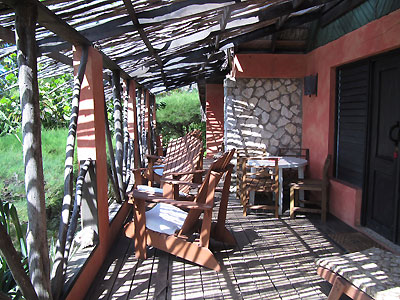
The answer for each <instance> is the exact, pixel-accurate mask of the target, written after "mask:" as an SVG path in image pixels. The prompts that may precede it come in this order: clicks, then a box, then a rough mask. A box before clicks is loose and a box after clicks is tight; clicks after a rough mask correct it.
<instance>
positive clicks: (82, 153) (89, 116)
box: [74, 47, 110, 244]
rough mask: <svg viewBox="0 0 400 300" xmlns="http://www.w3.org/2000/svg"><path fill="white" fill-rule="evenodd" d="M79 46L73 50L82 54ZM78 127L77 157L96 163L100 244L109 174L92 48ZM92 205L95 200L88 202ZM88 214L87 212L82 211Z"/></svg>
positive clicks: (99, 68)
mask: <svg viewBox="0 0 400 300" xmlns="http://www.w3.org/2000/svg"><path fill="white" fill-rule="evenodd" d="M79 52H80V49H77V51H75V52H74V55H77V56H78V55H79V54H80V53H79ZM78 57H79V56H78ZM79 107H80V109H79V117H78V129H77V137H78V138H77V145H78V160H79V161H80V162H83V161H86V160H87V159H89V158H90V159H92V160H93V161H95V166H96V169H95V170H96V171H95V173H96V178H95V180H96V186H97V193H96V200H97V219H98V233H99V240H100V244H102V243H105V244H107V243H108V240H109V239H110V236H109V219H108V176H107V155H106V140H105V135H106V134H105V119H104V89H103V63H102V56H101V54H100V53H99V52H98V51H97V50H96V49H94V48H92V47H90V48H89V55H88V62H87V66H86V72H85V77H84V80H83V82H82V90H81V99H80V104H79ZM88 205H92V204H88ZM82 214H83V215H85V212H82Z"/></svg>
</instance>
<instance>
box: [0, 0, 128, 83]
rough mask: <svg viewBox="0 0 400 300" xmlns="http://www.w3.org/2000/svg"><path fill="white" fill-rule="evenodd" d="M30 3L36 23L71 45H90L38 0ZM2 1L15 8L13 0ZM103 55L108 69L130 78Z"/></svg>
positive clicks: (31, 0)
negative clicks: (36, 12) (34, 8)
mask: <svg viewBox="0 0 400 300" xmlns="http://www.w3.org/2000/svg"><path fill="white" fill-rule="evenodd" d="M28 1H29V2H30V3H32V4H34V5H35V6H36V7H37V11H38V23H39V24H40V25H42V26H44V27H46V28H47V29H48V30H50V31H52V32H54V33H55V34H57V35H58V36H60V37H61V38H63V39H64V40H66V41H68V42H70V43H71V44H73V45H83V46H91V45H92V43H91V42H90V41H89V40H88V39H87V38H85V37H84V36H83V35H81V34H80V33H79V32H78V31H77V30H75V29H74V28H73V27H71V26H70V25H68V23H66V22H65V21H64V20H62V19H60V18H59V17H58V16H57V15H56V14H55V13H54V12H52V11H51V10H49V9H48V8H47V7H46V6H44V5H43V4H42V3H41V2H39V1H38V0H28ZM4 2H5V3H6V4H7V5H9V6H10V7H13V8H15V5H16V3H15V1H14V0H4ZM99 52H100V53H101V54H102V55H103V64H104V67H106V68H108V69H110V70H119V71H120V72H121V77H122V78H124V79H131V77H130V76H129V75H128V74H127V73H126V72H125V71H124V70H122V69H121V68H120V67H119V66H118V65H117V64H116V63H115V62H114V61H112V60H111V59H110V58H109V57H108V56H106V55H105V54H104V53H102V52H101V51H99Z"/></svg>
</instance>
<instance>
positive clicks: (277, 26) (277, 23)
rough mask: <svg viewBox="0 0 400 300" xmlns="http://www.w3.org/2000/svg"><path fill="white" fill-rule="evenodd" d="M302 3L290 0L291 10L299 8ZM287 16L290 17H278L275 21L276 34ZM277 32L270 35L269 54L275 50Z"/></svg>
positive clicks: (300, 0)
mask: <svg viewBox="0 0 400 300" xmlns="http://www.w3.org/2000/svg"><path fill="white" fill-rule="evenodd" d="M303 2H304V0H292V6H293V9H297V8H299V7H300V6H301V5H302V4H303ZM289 16H290V14H287V15H283V16H281V17H279V19H278V20H277V21H276V30H277V32H278V31H279V30H280V29H281V27H282V26H283V24H284V23H285V22H286V20H287V19H288V18H289ZM277 32H274V33H273V34H272V38H271V52H272V53H275V50H276V39H277Z"/></svg>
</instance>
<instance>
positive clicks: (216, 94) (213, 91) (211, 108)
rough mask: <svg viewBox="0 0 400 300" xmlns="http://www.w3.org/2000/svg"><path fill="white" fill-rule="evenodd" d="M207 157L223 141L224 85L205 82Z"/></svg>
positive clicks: (215, 151)
mask: <svg viewBox="0 0 400 300" xmlns="http://www.w3.org/2000/svg"><path fill="white" fill-rule="evenodd" d="M206 118H207V121H206V130H207V131H206V145H207V158H210V157H212V156H213V155H214V154H216V153H217V152H218V151H219V150H220V148H221V147H222V145H223V142H224V86H223V84H206Z"/></svg>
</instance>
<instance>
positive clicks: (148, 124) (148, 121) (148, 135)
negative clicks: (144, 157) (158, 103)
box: [145, 90, 153, 155]
mask: <svg viewBox="0 0 400 300" xmlns="http://www.w3.org/2000/svg"><path fill="white" fill-rule="evenodd" d="M150 101H151V100H150V92H149V90H146V100H145V103H146V121H145V123H146V141H147V154H150V155H151V154H153V153H152V151H151V150H152V147H151V144H152V143H151V139H152V136H151V118H150V113H151V110H150Z"/></svg>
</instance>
